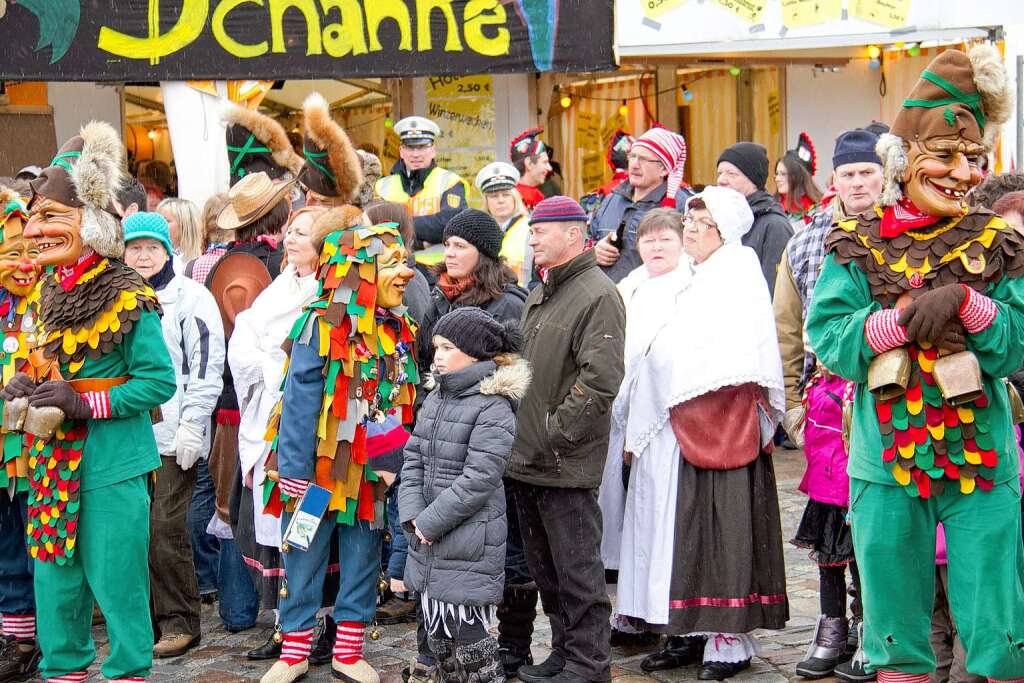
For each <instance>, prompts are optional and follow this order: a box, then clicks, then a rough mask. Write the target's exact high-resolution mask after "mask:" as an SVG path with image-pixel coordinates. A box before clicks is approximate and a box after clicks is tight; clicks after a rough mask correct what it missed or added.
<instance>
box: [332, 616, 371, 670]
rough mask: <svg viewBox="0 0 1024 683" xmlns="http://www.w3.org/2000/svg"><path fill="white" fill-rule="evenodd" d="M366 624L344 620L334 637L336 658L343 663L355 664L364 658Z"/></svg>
mask: <svg viewBox="0 0 1024 683" xmlns="http://www.w3.org/2000/svg"><path fill="white" fill-rule="evenodd" d="M365 632H366V624H360V623H359V622H358V621H343V622H341V623H340V624H338V630H337V631H336V632H335V633H336V635H335V637H334V658H335V659H336V660H338V661H339V662H340V663H342V664H355V663H356V662H358V661H359V660H360V659H362V658H363V634H364V633H365Z"/></svg>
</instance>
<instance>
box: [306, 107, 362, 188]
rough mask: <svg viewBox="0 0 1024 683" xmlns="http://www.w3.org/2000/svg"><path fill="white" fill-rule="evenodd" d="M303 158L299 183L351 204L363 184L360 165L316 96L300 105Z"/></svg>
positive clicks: (354, 151)
mask: <svg viewBox="0 0 1024 683" xmlns="http://www.w3.org/2000/svg"><path fill="white" fill-rule="evenodd" d="M302 116H303V120H304V126H303V128H304V130H303V141H302V143H303V148H302V153H303V156H305V157H306V162H305V163H304V164H303V166H302V171H301V172H300V173H299V182H300V183H302V185H303V186H304V187H306V188H307V189H310V190H312V191H313V192H316V193H317V194H322V195H323V196H325V197H338V198H339V199H341V200H342V201H343V202H350V201H352V199H353V198H354V197H355V195H356V193H357V192H359V189H360V185H362V182H363V173H362V162H361V161H360V159H359V155H358V154H356V150H355V148H354V147H353V146H352V141H351V140H349V138H348V135H347V134H346V133H345V131H344V130H342V128H341V126H339V125H338V124H337V122H335V120H334V119H333V118H332V117H331V110H330V107H328V105H327V100H325V99H324V97H323V95H321V94H320V93H318V92H314V93H310V94H309V96H308V97H306V101H305V102H303V103H302Z"/></svg>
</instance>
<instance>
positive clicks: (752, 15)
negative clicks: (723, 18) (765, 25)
mask: <svg viewBox="0 0 1024 683" xmlns="http://www.w3.org/2000/svg"><path fill="white" fill-rule="evenodd" d="M715 2H716V3H717V4H718V5H720V6H721V7H724V8H725V9H727V10H729V11H730V12H732V13H733V14H735V15H736V16H738V17H739V18H740V19H743V20H744V21H749V22H750V23H751V24H757V23H759V22H760V21H761V15H762V14H763V13H764V3H765V0H715Z"/></svg>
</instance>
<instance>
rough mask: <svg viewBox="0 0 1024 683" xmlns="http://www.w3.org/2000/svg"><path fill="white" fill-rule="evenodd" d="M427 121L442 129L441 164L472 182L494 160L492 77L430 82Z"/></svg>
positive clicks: (448, 77) (433, 79)
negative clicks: (478, 172)
mask: <svg viewBox="0 0 1024 683" xmlns="http://www.w3.org/2000/svg"><path fill="white" fill-rule="evenodd" d="M426 87H427V114H426V115H427V118H429V119H430V120H431V121H433V122H434V123H436V124H437V125H438V127H439V128H440V129H441V134H440V135H439V136H438V137H437V147H438V150H439V154H438V164H439V165H441V166H443V167H444V168H447V169H448V170H450V171H454V172H455V173H458V174H459V175H460V176H462V177H463V178H466V179H467V180H469V181H470V182H472V180H473V178H475V177H476V174H477V171H479V170H480V169H481V168H483V167H484V166H485V165H487V164H489V163H490V162H492V161H494V144H495V133H494V120H495V115H494V98H493V97H491V89H492V87H493V82H492V79H491V77H490V76H458V77H452V76H445V77H436V76H435V77H431V78H428V79H427V83H426Z"/></svg>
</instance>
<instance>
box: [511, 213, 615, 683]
mask: <svg viewBox="0 0 1024 683" xmlns="http://www.w3.org/2000/svg"><path fill="white" fill-rule="evenodd" d="M530 229H531V234H530V246H531V247H532V248H533V257H534V263H535V264H537V265H538V266H540V267H542V268H545V269H547V270H546V275H545V279H544V283H543V285H542V286H540V287H537V288H536V289H534V290H533V292H531V293H530V296H529V297H528V298H527V300H526V306H525V308H524V309H523V321H522V329H523V336H524V339H525V349H524V355H525V357H526V358H527V360H528V361H529V362H530V364H531V365H532V369H533V374H534V380H533V382H532V383H531V385H530V388H529V389H528V390H527V392H526V396H525V397H524V398H523V402H522V405H521V406H520V408H519V413H518V416H517V418H518V420H517V433H516V440H515V443H514V445H513V446H512V457H511V458H510V460H509V466H508V470H507V472H506V477H507V478H508V479H510V480H511V481H510V488H511V489H512V494H513V495H512V497H513V498H514V500H515V504H516V508H517V511H518V514H519V523H520V525H521V526H522V528H523V529H524V531H525V530H529V531H528V532H527V533H524V534H523V541H524V545H525V550H526V561H527V564H528V565H529V567H530V573H531V574H532V575H533V578H534V580H535V581H536V582H537V587H538V588H539V589H540V595H541V602H542V603H543V605H544V613H545V614H547V615H548V617H549V619H550V620H551V632H552V637H551V641H552V653H551V656H550V657H548V659H547V660H546V661H544V662H542V663H541V664H538V665H535V666H534V665H530V666H523V667H521V668H520V669H519V674H518V675H519V678H520V679H521V680H523V681H527V682H528V683H540V682H544V683H547V682H548V681H553V682H557V683H577V682H579V681H607V680H609V678H610V669H609V652H608V639H609V637H610V626H609V618H610V616H611V603H610V602H609V600H608V597H607V594H606V593H605V590H604V568H603V566H602V564H601V557H600V544H601V512H600V509H599V508H598V505H597V490H598V486H599V485H600V483H601V474H602V471H603V469H604V462H605V456H606V454H607V451H608V431H609V413H610V410H611V405H612V401H613V400H614V398H615V394H616V392H617V391H618V388H619V384H620V383H621V382H622V376H623V365H622V354H623V343H624V335H625V322H626V320H625V309H624V307H623V305H622V300H621V299H620V298H619V294H618V292H617V291H616V289H615V286H614V284H612V282H611V280H609V279H608V277H607V276H605V275H604V274H603V273H602V272H601V271H600V269H599V268H598V267H597V262H596V260H595V258H594V252H593V251H584V241H585V237H586V214H585V213H584V211H583V209H582V208H581V207H580V205H579V204H577V203H576V202H575V201H574V200H572V199H569V198H568V197H562V196H555V197H549V198H548V199H545V200H544V201H542V202H541V203H540V204H538V205H537V207H536V209H535V210H534V213H533V216H532V218H531V219H530Z"/></svg>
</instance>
